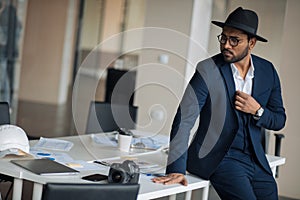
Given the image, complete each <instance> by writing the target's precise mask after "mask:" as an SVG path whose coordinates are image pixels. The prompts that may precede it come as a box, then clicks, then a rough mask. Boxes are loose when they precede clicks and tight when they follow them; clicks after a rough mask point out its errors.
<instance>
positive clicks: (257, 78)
mask: <svg viewBox="0 0 300 200" xmlns="http://www.w3.org/2000/svg"><path fill="white" fill-rule="evenodd" d="M252 61H253V65H254V78H253V85H252V97H253V98H254V99H257V97H258V95H259V94H261V93H262V92H263V89H264V87H262V86H263V85H264V81H263V80H264V77H263V76H264V73H263V72H262V66H260V63H259V62H257V59H256V58H255V57H254V56H252Z"/></svg>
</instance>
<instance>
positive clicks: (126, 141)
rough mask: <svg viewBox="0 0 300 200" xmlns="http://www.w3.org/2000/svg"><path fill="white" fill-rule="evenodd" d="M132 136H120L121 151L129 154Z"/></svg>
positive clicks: (119, 145)
mask: <svg viewBox="0 0 300 200" xmlns="http://www.w3.org/2000/svg"><path fill="white" fill-rule="evenodd" d="M131 140H132V135H122V134H119V135H118V147H119V149H120V151H125V152H129V149H130V144H131Z"/></svg>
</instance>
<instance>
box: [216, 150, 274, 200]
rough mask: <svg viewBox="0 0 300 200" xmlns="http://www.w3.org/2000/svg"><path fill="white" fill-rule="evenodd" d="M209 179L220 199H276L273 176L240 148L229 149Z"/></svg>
mask: <svg viewBox="0 0 300 200" xmlns="http://www.w3.org/2000/svg"><path fill="white" fill-rule="evenodd" d="M210 181H211V184H212V185H213V187H214V188H215V190H216V191H217V193H218V195H219V196H220V198H221V199H222V200H227V199H228V200H233V199H241V200H255V199H258V200H277V199H278V192H277V184H276V181H275V179H274V177H273V176H272V175H271V174H269V173H267V172H266V170H264V169H263V168H262V167H261V166H260V164H259V163H258V161H257V160H256V158H255V157H253V156H251V155H249V154H245V153H244V152H242V151H241V150H237V149H230V150H229V151H228V153H227V154H226V156H225V157H224V159H223V160H222V162H221V163H220V165H219V166H218V168H217V170H216V171H215V172H214V174H213V175H212V176H211V178H210Z"/></svg>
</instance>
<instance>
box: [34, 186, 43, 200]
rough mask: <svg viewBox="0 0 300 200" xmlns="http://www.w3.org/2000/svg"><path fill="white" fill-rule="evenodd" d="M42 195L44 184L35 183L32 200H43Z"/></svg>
mask: <svg viewBox="0 0 300 200" xmlns="http://www.w3.org/2000/svg"><path fill="white" fill-rule="evenodd" d="M42 193H43V184H40V183H34V184H33V194H32V200H39V199H41V198H42Z"/></svg>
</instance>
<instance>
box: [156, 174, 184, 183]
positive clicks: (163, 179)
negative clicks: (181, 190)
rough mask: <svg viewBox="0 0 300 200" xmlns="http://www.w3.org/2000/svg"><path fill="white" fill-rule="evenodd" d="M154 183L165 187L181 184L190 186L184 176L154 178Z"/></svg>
mask: <svg viewBox="0 0 300 200" xmlns="http://www.w3.org/2000/svg"><path fill="white" fill-rule="evenodd" d="M152 181H153V182H154V183H163V184H165V185H171V184H176V183H180V184H182V185H185V186H186V185H187V184H188V182H187V180H186V178H185V176H184V175H183V174H169V175H167V176H163V177H157V178H153V179H152Z"/></svg>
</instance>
